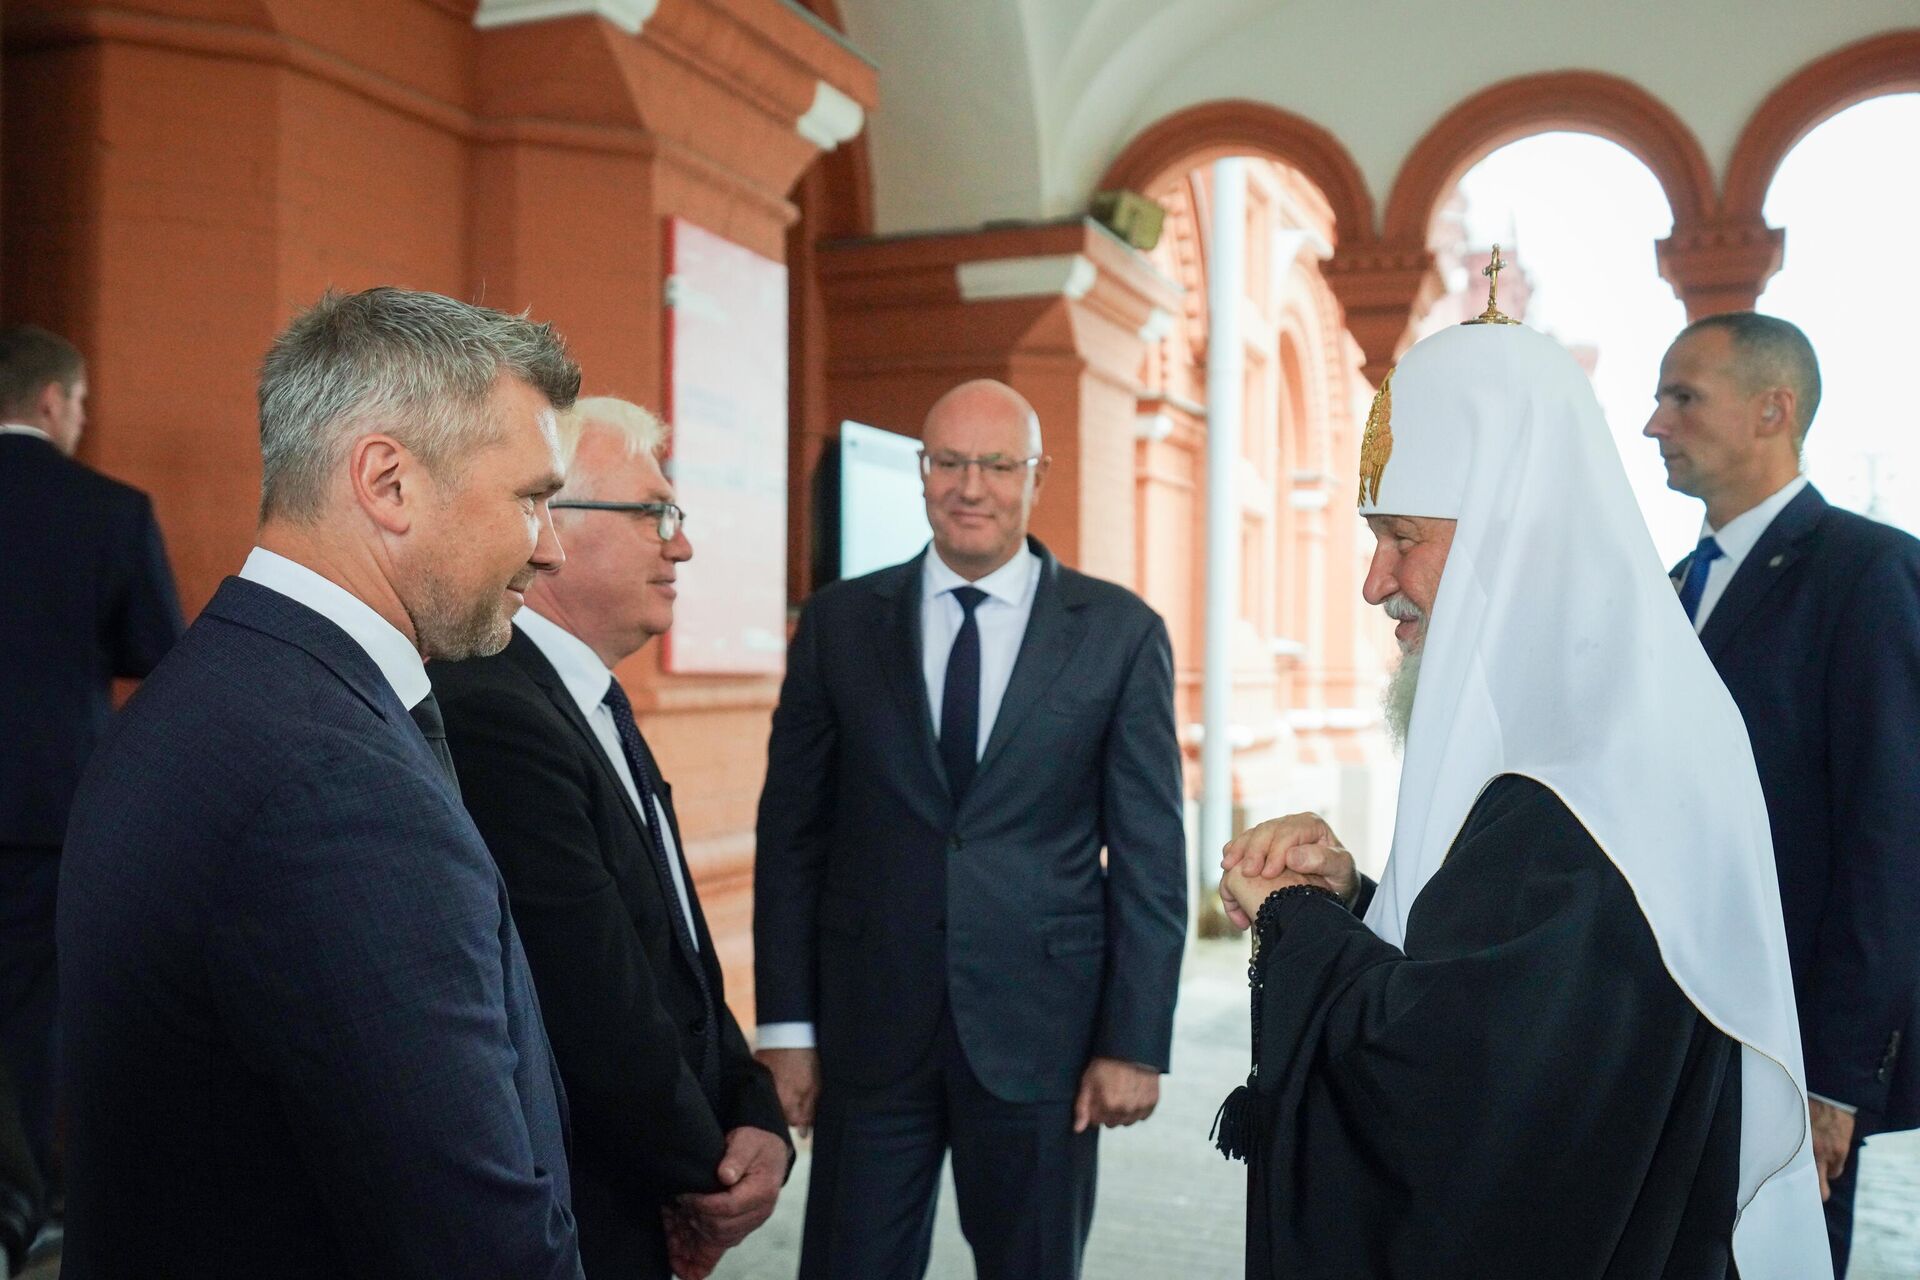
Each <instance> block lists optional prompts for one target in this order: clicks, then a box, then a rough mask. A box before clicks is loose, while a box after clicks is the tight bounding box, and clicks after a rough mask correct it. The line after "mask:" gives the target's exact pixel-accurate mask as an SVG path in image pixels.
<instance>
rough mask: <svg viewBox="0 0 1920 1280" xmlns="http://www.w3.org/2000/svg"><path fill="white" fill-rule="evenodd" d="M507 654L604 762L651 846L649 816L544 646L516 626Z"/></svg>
mask: <svg viewBox="0 0 1920 1280" xmlns="http://www.w3.org/2000/svg"><path fill="white" fill-rule="evenodd" d="M507 655H508V656H509V657H511V658H513V660H514V661H515V662H517V663H519V665H520V668H521V670H523V671H525V672H526V673H527V675H528V676H529V677H531V678H532V680H533V682H534V683H535V684H536V685H538V686H540V691H541V692H542V693H544V694H546V696H547V701H548V702H550V703H552V704H553V709H554V711H556V712H557V713H558V714H559V716H560V718H561V719H562V720H565V721H566V722H567V725H568V726H569V727H570V728H571V729H572V730H573V731H574V733H576V734H578V735H579V736H580V738H581V740H582V741H583V742H585V743H586V745H587V747H588V748H589V749H590V751H591V753H592V755H593V758H594V761H595V762H596V763H597V764H598V765H599V766H600V775H601V778H602V779H603V780H604V781H605V782H606V784H607V785H608V786H609V787H611V788H612V789H613V793H614V794H615V795H617V796H619V797H620V805H621V807H622V808H623V809H625V810H626V811H627V818H628V819H629V820H630V821H631V822H632V823H633V827H634V830H635V831H636V832H638V833H639V836H640V840H641V843H643V844H645V845H646V846H647V848H649V849H651V848H652V847H653V838H652V836H650V835H649V834H648V832H647V823H646V819H645V818H643V817H642V816H641V814H640V809H639V806H637V805H635V804H634V802H633V797H632V796H631V795H629V794H628V793H627V788H626V784H625V783H623V782H621V781H620V774H619V771H618V770H616V769H615V768H614V767H613V762H612V761H611V760H609V759H607V752H606V748H604V747H602V746H601V745H600V739H599V738H598V737H597V736H596V735H595V734H594V732H593V726H592V725H590V724H588V723H587V718H586V717H585V716H584V715H582V714H580V704H579V703H578V702H576V701H574V697H573V695H572V694H571V693H569V692H567V686H566V682H565V681H563V680H561V679H560V673H559V672H557V671H555V670H554V669H553V664H552V663H551V662H548V661H547V655H546V654H544V653H541V652H540V646H539V645H537V644H535V643H534V642H533V641H532V640H530V639H528V638H527V634H526V632H524V631H522V630H520V629H519V628H518V627H515V628H514V631H513V639H512V640H511V641H510V642H509V643H508V645H507Z"/></svg>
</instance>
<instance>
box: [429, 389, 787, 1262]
mask: <svg viewBox="0 0 1920 1280" xmlns="http://www.w3.org/2000/svg"><path fill="white" fill-rule="evenodd" d="M560 439H561V448H562V451H563V453H570V454H571V464H570V465H569V467H568V470H567V487H566V489H565V490H563V491H562V493H561V496H560V497H559V498H558V499H556V500H555V501H554V503H553V506H554V508H555V509H556V510H560V511H563V512H564V513H565V514H563V515H562V516H560V517H559V519H558V522H557V523H558V527H559V531H560V536H561V538H562V540H563V542H564V543H565V545H566V548H567V563H566V564H565V566H564V567H562V568H561V570H560V571H559V572H558V573H556V574H553V575H552V576H550V577H546V578H542V579H541V580H539V581H538V582H536V583H535V584H534V585H533V587H532V588H531V589H530V590H529V591H528V592H527V607H526V608H524V609H522V610H521V611H520V613H519V614H518V615H517V617H516V618H515V621H514V634H513V639H512V640H511V641H509V642H508V644H507V647H506V649H505V650H503V651H502V652H501V653H499V654H497V655H495V656H493V657H489V658H474V659H472V660H470V661H467V662H455V663H435V664H434V665H433V669H432V675H433V685H434V690H435V692H436V694H437V695H438V697H439V699H440V705H441V707H442V709H443V712H444V714H445V716H446V721H447V742H448V745H449V746H450V747H451V748H452V750H453V759H454V763H455V764H456V765H457V766H458V768H459V771H460V783H461V790H462V791H463V792H464V793H465V795H466V797H467V807H468V809H469V810H470V811H471V812H472V814H473V818H474V822H475V823H476V824H478V826H479V828H480V833H481V834H482V835H483V836H485V837H486V840H487V846H488V847H489V848H490V849H491V850H492V851H493V856H494V859H495V861H496V862H498V863H499V865H500V870H501V873H502V874H503V875H504V876H505V877H506V881H507V892H508V896H509V897H510V898H511V900H512V902H513V914H514V919H515V920H516V921H517V922H518V924H519V926H520V934H521V937H523V938H524V939H525V940H526V944H527V960H528V963H529V964H530V965H531V966H532V968H533V978H534V983H535V985H536V986H537V987H538V988H539V991H540V1003H541V1008H542V1009H543V1010H544V1011H545V1014H546V1023H547V1031H548V1033H549V1034H550V1035H551V1036H552V1037H553V1048H554V1056H555V1057H556V1058H557V1059H558V1060H559V1062H560V1074H561V1077H562V1078H563V1079H564V1080H565V1082H566V1086H567V1096H568V1098H569V1100H570V1101H571V1103H572V1109H573V1118H574V1133H575V1134H576V1135H577V1139H578V1140H577V1142H576V1143H575V1147H574V1162H573V1189H574V1211H575V1213H576V1215H577V1216H578V1218H579V1222H580V1253H581V1259H582V1261H583V1262H584V1263H585V1264H586V1269H587V1274H588V1275H589V1276H592V1277H596V1278H602V1280H640V1278H641V1277H645V1278H646V1280H669V1278H670V1277H671V1276H674V1275H678V1276H680V1277H682V1280H699V1277H701V1276H704V1275H706V1274H707V1272H708V1271H710V1270H711V1269H712V1267H713V1266H714V1264H715V1263H716V1262H717V1261H718V1260H719V1257H720V1255H721V1254H722V1253H723V1252H724V1251H725V1250H726V1249H728V1248H731V1247H732V1246H733V1245H735V1244H738V1243H739V1242H740V1241H741V1240H742V1239H744V1238H745V1237H746V1236H747V1234H748V1233H749V1232H751V1231H752V1230H753V1229H754V1228H756V1227H758V1226H759V1225H760V1224H761V1223H762V1222H764V1221H765V1220H766V1219H767V1217H768V1216H769V1215H770V1214H772V1212H773V1207H774V1202H775V1199H776V1198H777V1197H778V1195H779V1194H780V1188H781V1185H782V1184H783V1183H784V1182H785V1180H786V1174H787V1169H788V1166H789V1164H790V1157H791V1154H792V1151H791V1148H790V1146H789V1144H788V1141H787V1126H786V1123H785V1122H784V1121H783V1120H782V1119H781V1114H780V1100H779V1098H778V1096H776V1095H775V1093H774V1089H773V1080H772V1078H771V1077H770V1076H769V1075H768V1074H767V1070H766V1068H765V1067H762V1066H761V1065H760V1064H759V1063H757V1062H755V1061H754V1060H753V1054H752V1051H751V1050H749V1049H748V1047H747V1042H746V1038H745V1036H743V1035H742V1034H741V1031H740V1026H739V1024H738V1023H737V1022H736V1021H735V1020H734V1017H733V1014H732V1013H731V1012H729V1011H728V1009H727V1003H726V991H725V988H724V987H723V985H722V980H721V972H720V961H719V957H718V956H717V955H716V954H715V953H714V946H713V937H712V935H711V934H710V933H709V932H708V931H707V922H706V917H705V916H704V915H703V914H702V912H701V910H700V899H699V895H698V894H697V893H696V892H695V890H694V884H693V876H692V875H691V873H690V872H689V870H688V866H687V861H686V858H685V856H684V854H683V852H682V851H683V848H684V846H683V844H682V842H681V838H680V825H679V822H678V820H677V819H676V817H675V815H674V809H673V791H672V789H671V788H670V787H669V786H668V785H667V783H666V780H665V779H664V778H662V777H661V776H660V771H659V768H658V767H657V765H656V764H655V761H654V758H653V753H652V752H651V751H650V750H649V749H648V747H647V743H646V740H645V739H644V738H642V737H641V736H640V730H639V726H638V725H637V724H636V723H635V721H634V717H633V708H632V706H631V705H630V704H629V702H628V700H627V695H626V692H625V691H624V690H623V689H622V688H621V687H620V684H619V682H618V681H617V680H616V679H614V675H613V668H614V667H616V666H618V665H619V664H620V662H621V661H622V660H624V659H626V658H627V657H629V656H631V655H632V654H633V653H635V652H637V651H638V650H639V649H640V648H641V647H642V646H643V645H645V644H646V643H647V642H648V641H649V640H652V639H653V638H654V637H655V636H658V635H661V634H664V633H665V632H666V630H667V629H668V628H669V627H670V626H672V625H673V602H674V597H675V594H676V590H677V588H676V587H675V585H674V580H675V577H676V575H677V572H678V569H679V566H680V565H681V564H683V563H685V562H686V561H687V560H689V559H691V558H692V556H693V547H692V545H691V544H690V543H689V542H688V541H687V532H686V528H685V525H684V524H683V522H682V521H683V517H682V514H681V511H680V508H679V507H678V506H677V505H676V504H675V502H674V491H673V486H672V485H671V484H669V483H668V482H667V478H666V476H665V475H664V474H662V472H661V470H660V461H659V456H658V455H659V453H660V451H661V450H662V449H663V448H664V447H665V446H666V431H665V428H664V426H663V425H662V424H661V422H660V420H659V419H658V418H656V417H654V415H652V414H651V413H648V412H647V411H646V410H644V409H641V408H640V407H639V406H637V405H633V404H629V403H627V402H625V401H622V400H614V399H610V398H606V397H596V398H594V399H590V400H583V401H581V402H580V403H579V404H577V405H575V406H574V408H573V409H572V410H570V411H569V412H568V413H567V414H565V415H563V416H562V418H561V422H560Z"/></svg>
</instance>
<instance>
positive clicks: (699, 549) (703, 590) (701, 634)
mask: <svg viewBox="0 0 1920 1280" xmlns="http://www.w3.org/2000/svg"><path fill="white" fill-rule="evenodd" d="M666 255H667V265H666V279H667V290H666V366H667V367H666V391H665V395H664V397H663V399H664V401H665V404H666V414H667V420H668V421H669V422H670V423H671V424H672V425H673V443H672V449H671V452H670V453H669V455H668V457H669V465H668V474H669V475H670V476H671V478H672V480H673V485H674V489H675V490H676V491H677V492H678V494H679V498H680V505H681V507H683V508H684V509H685V510H686V512H687V537H688V538H689V539H690V540H691V541H692V543H693V560H692V562H691V563H689V564H687V565H686V566H685V567H684V568H683V569H682V570H681V571H680V598H679V602H678V603H677V604H676V605H675V607H674V616H673V630H671V631H669V632H668V633H667V635H666V637H665V640H664V644H663V650H662V653H661V661H662V663H663V664H664V666H665V668H666V670H668V671H673V672H682V673H689V674H702V675H723V674H759V673H765V672H772V673H776V674H777V673H778V672H780V671H781V670H782V669H783V668H784V667H785V663H786V634H787V631H786V618H787V269H786V267H785V266H784V265H783V264H781V263H778V262H775V261H773V260H772V259H770V258H763V257H761V256H760V255H759V254H757V253H754V252H753V251H752V250H750V249H744V248H742V247H740V246H739V245H737V244H734V243H733V242H731V241H729V240H724V239H722V238H721V237H719V236H717V235H714V234H713V233H712V232H711V231H707V230H704V229H703V228H701V227H697V226H695V225H694V224H693V223H691V222H688V221H686V220H685V219H684V218H668V219H667V220H666Z"/></svg>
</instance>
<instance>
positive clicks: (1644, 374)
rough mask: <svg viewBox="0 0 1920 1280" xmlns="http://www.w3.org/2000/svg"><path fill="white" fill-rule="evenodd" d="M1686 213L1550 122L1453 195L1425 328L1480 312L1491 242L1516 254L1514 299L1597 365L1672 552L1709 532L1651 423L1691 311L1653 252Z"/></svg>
mask: <svg viewBox="0 0 1920 1280" xmlns="http://www.w3.org/2000/svg"><path fill="white" fill-rule="evenodd" d="M1672 227H1673V211H1672V209H1671V208H1670V207H1669V205H1668V201H1667V195H1666V193H1665V191H1664V190H1663V189H1662V187H1661V184H1660V182H1659V181H1658V180H1657V179H1656V178H1655V176H1654V174H1653V173H1652V172H1651V171H1650V170H1649V169H1648V168H1647V166H1646V165H1645V164H1644V163H1642V162H1641V161H1640V160H1639V159H1638V158H1636V157H1635V156H1634V155H1633V154H1632V153H1631V152H1629V151H1627V150H1626V149H1625V148H1624V147H1621V146H1619V145H1618V144H1616V143H1613V142H1610V141H1608V140H1606V139H1603V138H1598V137H1594V136H1592V135H1589V134H1582V133H1558V132H1556V133H1541V134H1536V135H1534V136H1533V137H1530V138H1525V139H1522V140H1521V141H1518V142H1514V143H1510V144H1508V145H1506V146H1504V147H1501V148H1499V149H1498V150H1496V151H1494V152H1493V153H1492V154H1490V155H1488V156H1486V157H1485V158H1484V159H1482V160H1481V161H1479V163H1477V164H1475V165H1474V166H1473V167H1472V168H1471V169H1469V170H1468V171H1467V173H1466V174H1465V176H1463V177H1462V178H1461V179H1460V182H1459V184H1458V186H1457V187H1456V188H1455V190H1454V194H1453V196H1452V198H1451V199H1449V200H1445V201H1443V202H1442V203H1441V206H1440V209H1439V211H1438V212H1437V214H1436V216H1435V217H1434V220H1433V223H1432V226H1431V229H1430V231H1429V237H1428V244H1429V247H1431V248H1432V249H1433V251H1434V253H1435V256H1436V257H1437V258H1438V259H1439V261H1440V265H1441V269H1442V271H1443V273H1444V274H1445V276H1446V283H1447V287H1448V292H1447V295H1446V296H1445V297H1443V298H1442V299H1441V300H1440V302H1438V303H1436V304H1435V306H1434V309H1433V311H1432V312H1430V313H1429V315H1428V317H1427V318H1426V320H1425V321H1424V322H1423V323H1422V324H1421V326H1420V328H1419V331H1420V332H1421V333H1422V334H1423V335H1424V334H1425V333H1430V332H1432V331H1433V330H1434V329H1437V328H1440V327H1442V326H1444V325H1447V324H1454V323H1458V322H1459V321H1460V320H1462V319H1464V318H1466V317H1467V316H1470V315H1475V314H1477V313H1478V312H1479V311H1480V309H1481V308H1482V307H1483V306H1484V305H1485V303H1486V296H1487V281H1486V280H1485V278H1484V277H1483V276H1482V275H1481V269H1482V268H1483V267H1484V266H1485V265H1486V263H1487V258H1488V250H1489V248H1490V247H1491V246H1492V245H1493V244H1496V243H1497V244H1499V245H1500V246H1501V253H1502V256H1503V258H1504V259H1505V260H1506V261H1507V262H1508V263H1509V266H1508V268H1507V269H1506V270H1505V271H1503V272H1502V273H1501V277H1500V302H1501V309H1502V310H1504V311H1506V312H1507V313H1508V314H1509V315H1512V316H1514V317H1515V318H1517V319H1524V320H1525V322H1526V323H1527V324H1529V325H1532V326H1533V327H1535V328H1537V329H1540V330H1542V331H1544V332H1546V333H1549V334H1551V335H1553V336H1554V337H1556V338H1558V339H1560V340H1561V341H1562V342H1563V343H1565V344H1566V346H1567V347H1568V349H1569V350H1571V351H1572V352H1573V354H1574V356H1575V357H1576V358H1577V359H1579V360H1580V361H1581V363H1582V364H1583V365H1584V366H1585V367H1586V368H1587V371H1588V374H1589V376H1590V377H1591V378H1592V379H1593V385H1594V392H1595V394H1596V395H1597V396H1598V397H1599V400H1600V406H1601V408H1602V410H1604V411H1605V413H1606V416H1607V422H1608V425H1609V426H1610V427H1611V428H1612V430H1613V436H1614V441H1615V443H1616V444H1617V445H1618V447H1619V450H1620V457H1621V462H1622V463H1623V465H1624V466H1625V468H1626V471H1627V477H1628V479H1629V481H1630V482H1631V483H1632V485H1633V488H1634V493H1635V496H1636V497H1637V498H1638V499H1639V501H1640V506H1641V510H1642V512H1643V513H1644V514H1645V515H1646V517H1647V523H1648V527H1649V528H1650V529H1651V530H1652V531H1653V533H1654V541H1655V543H1656V544H1657V545H1658V546H1659V548H1660V550H1661V553H1662V555H1663V556H1666V557H1668V558H1669V559H1672V558H1674V557H1676V556H1677V555H1678V554H1679V553H1680V552H1681V551H1684V550H1685V549H1686V548H1687V547H1690V546H1692V544H1693V541H1694V539H1695V538H1696V537H1697V536H1698V530H1699V525H1700V508H1699V506H1698V504H1697V503H1694V502H1692V501H1690V500H1688V499H1685V498H1682V497H1680V496H1679V495H1677V494H1675V493H1673V492H1671V491H1670V490H1668V489H1667V487H1666V472H1665V470H1664V468H1663V467H1662V466H1661V464H1660V457H1659V452H1658V450H1657V449H1656V448H1655V447H1654V445H1653V444H1652V443H1651V442H1650V441H1648V440H1646V439H1645V438H1643V437H1642V436H1641V434H1640V430H1641V428H1642V427H1643V426H1644V425H1645V423H1646V420H1647V415H1648V413H1649V412H1651V410H1652V407H1653V391H1654V386H1655V383H1656V381H1657V378H1658V375H1659V369H1660V358H1661V356H1662V355H1663V354H1664V353H1665V352H1666V348H1667V344H1668V343H1669V342H1671V341H1672V339H1673V335H1674V334H1675V333H1677V332H1678V331H1679V330H1680V328H1681V326H1682V325H1683V324H1684V323H1685V321H1686V316H1685V313H1684V311H1683V309H1682V307H1681V304H1680V302H1679V300H1678V299H1677V298H1675V297H1674V296H1673V290H1672V288H1671V287H1670V286H1668V285H1667V284H1666V282H1664V281H1663V280H1661V278H1660V276H1659V274H1658V271H1657V268H1656V265H1655V262H1654V248H1653V246H1654V242H1655V241H1656V240H1659V239H1661V238H1663V237H1665V236H1666V235H1667V234H1668V233H1669V232H1670V231H1671V230H1672Z"/></svg>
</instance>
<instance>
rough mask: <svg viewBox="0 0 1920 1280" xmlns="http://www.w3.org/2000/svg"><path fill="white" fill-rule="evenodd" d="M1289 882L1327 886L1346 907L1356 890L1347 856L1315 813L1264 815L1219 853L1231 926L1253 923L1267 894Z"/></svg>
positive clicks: (1355, 878) (1356, 876)
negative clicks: (1263, 819)
mask: <svg viewBox="0 0 1920 1280" xmlns="http://www.w3.org/2000/svg"><path fill="white" fill-rule="evenodd" d="M1295 884H1310V885H1313V886H1315V887H1316V888H1321V889H1326V890H1329V891H1331V892H1332V893H1334V894H1336V895H1337V896H1338V897H1339V899H1340V901H1342V902H1344V903H1346V904H1347V905H1348V906H1349V907H1351V906H1352V905H1353V904H1354V902H1355V900H1356V899H1357V898H1358V897H1359V895H1360V873H1359V871H1358V870H1357V869H1356V868H1355V866H1354V864H1353V855H1352V854H1351V853H1348V852H1347V850H1346V849H1345V847H1343V846H1342V845H1341V843H1340V839H1339V837H1337V836H1335V835H1334V834H1333V828H1332V827H1329V826H1328V825H1327V824H1326V823H1325V822H1324V821H1322V820H1321V818H1320V817H1319V815H1318V814H1312V813H1290V814H1288V815H1287V816H1286V817H1284V818H1269V819H1268V820H1267V821H1265V822H1262V823H1260V824H1259V825H1258V826H1253V827H1248V828H1247V829H1246V830H1245V831H1242V832H1241V833H1240V834H1239V835H1237V836H1235V837H1234V838H1233V839H1231V840H1229V841H1228V842H1227V847H1226V848H1225V849H1224V850H1223V851H1222V852H1221V855H1220V903H1221V905H1222V906H1224V907H1225V908H1226V910H1227V919H1228V920H1230V921H1232V922H1233V927H1234V928H1236V929H1245V928H1247V927H1249V926H1250V925H1252V924H1253V918H1254V917H1255V916H1256V915H1258V914H1259V913H1260V904H1261V903H1263V902H1265V901H1266V900H1267V896H1268V895H1269V894H1271V893H1273V892H1274V891H1275V890H1277V889H1284V888H1286V887H1287V886H1288V885H1295Z"/></svg>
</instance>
